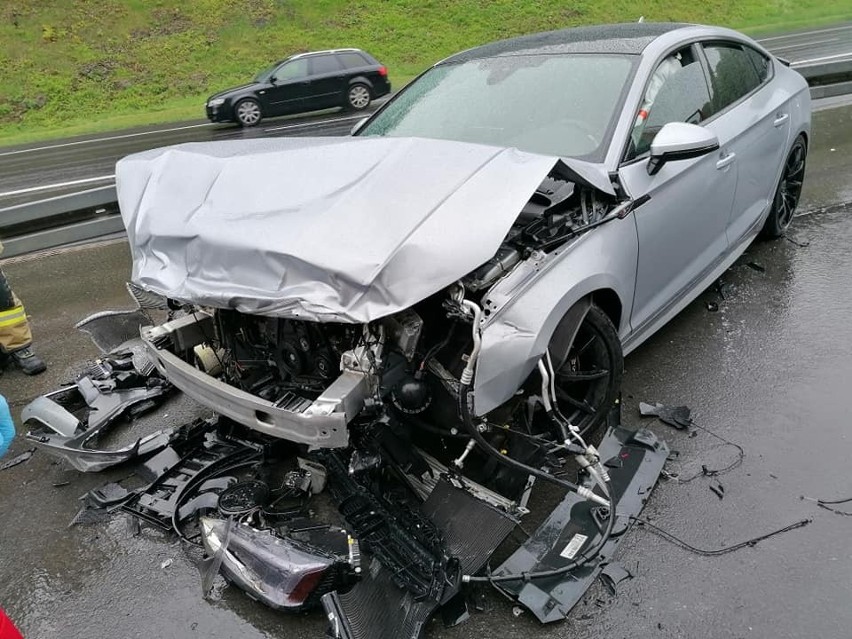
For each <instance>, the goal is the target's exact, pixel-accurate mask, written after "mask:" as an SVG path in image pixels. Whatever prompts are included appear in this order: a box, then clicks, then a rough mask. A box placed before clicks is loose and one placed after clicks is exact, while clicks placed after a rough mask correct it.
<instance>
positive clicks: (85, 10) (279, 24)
mask: <svg viewBox="0 0 852 639" xmlns="http://www.w3.org/2000/svg"><path fill="white" fill-rule="evenodd" d="M639 7H641V8H639ZM640 14H641V15H644V16H645V19H646V20H676V21H685V22H702V23H711V24H721V25H728V26H732V27H735V28H739V29H743V30H745V31H747V32H750V33H767V32H772V31H783V30H788V29H795V28H801V27H805V26H811V25H817V24H825V23H831V22H838V21H842V20H848V19H852V5H850V3H849V0H705V1H704V2H699V3H690V2H683V0H647V1H646V2H644V3H641V4H639V3H636V2H632V1H627V0H609V1H607V2H601V1H600V0H573V1H570V0H569V1H566V0H15V1H14V2H3V3H2V6H0V69H2V73H0V145H9V144H17V143H23V142H29V141H35V140H40V139H46V138H50V137H61V136H68V135H77V134H83V133H93V132H100V131H107V130H113V129H120V128H126V127H130V126H137V125H144V124H154V123H159V122H173V121H180V120H186V119H197V118H200V117H203V107H202V104H203V101H204V99H205V98H206V97H207V95H208V94H209V93H211V92H213V91H214V90H218V89H221V88H225V87H227V86H229V85H233V84H237V83H240V82H244V81H246V80H248V79H249V78H251V76H252V75H253V74H254V72H255V71H257V70H258V69H259V68H261V67H263V66H265V65H266V64H268V63H269V62H270V61H272V60H274V59H278V58H282V57H286V56H287V55H289V54H291V53H294V52H298V51H306V50H312V49H321V48H330V47H342V46H354V47H360V48H364V49H366V50H368V51H370V52H371V53H372V54H373V55H375V56H376V57H378V58H379V59H380V60H382V61H383V62H384V63H385V64H387V65H388V67H389V68H390V72H391V80H392V82H393V83H394V85H395V86H397V87H399V86H402V85H403V84H404V83H405V82H407V81H409V80H410V79H411V78H412V77H414V76H415V75H416V74H417V73H419V72H420V71H421V70H423V69H424V68H426V67H427V66H428V65H429V64H431V63H432V62H434V61H436V60H438V59H440V58H442V57H444V56H446V55H449V54H451V53H453V52H455V51H458V50H461V49H465V48H468V47H471V46H475V45H477V44H481V43H483V42H488V41H491V40H495V39H498V38H505V37H510V36H514V35H518V34H522V33H531V32H535V31H543V30H548V29H555V28H561V27H567V26H576V25H582V24H595V23H603V22H619V21H634V20H636V19H638V18H639V16H640Z"/></svg>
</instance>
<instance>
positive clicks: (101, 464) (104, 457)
mask: <svg viewBox="0 0 852 639" xmlns="http://www.w3.org/2000/svg"><path fill="white" fill-rule="evenodd" d="M133 366H134V365H133V363H132V357H131V356H130V355H127V357H126V358H122V356H121V355H117V356H116V357H114V358H107V359H106V360H104V361H100V362H98V363H97V365H96V366H94V367H91V368H90V370H89V372H90V373H93V374H94V377H89V376H85V375H84V376H82V377H80V378H79V379H78V380H77V382H76V383H75V384H74V385H72V386H66V387H64V388H61V389H59V390H57V391H54V392H52V393H48V394H47V395H44V396H42V397H39V398H37V399H35V400H34V401H33V402H31V403H30V404H28V405H27V406H25V407H24V409H23V411H21V421H22V422H24V423H27V424H30V428H31V429H30V431H29V432H28V433H27V434H26V438H27V439H28V440H29V441H31V442H33V443H35V444H36V446H37V447H38V448H40V449H42V450H43V451H44V452H46V453H48V454H49V455H52V456H54V457H58V458H60V459H64V460H65V461H67V462H68V463H69V464H71V466H73V467H74V468H76V469H77V470H79V471H81V472H98V471H100V470H104V469H105V468H109V467H110V466H115V465H116V464H120V463H122V462H125V461H127V460H129V459H132V458H133V457H136V456H138V455H147V454H149V453H152V452H154V451H156V450H159V449H160V448H162V447H163V446H165V445H167V444H168V433H166V432H165V431H158V432H155V433H152V434H150V435H147V436H145V437H142V438H140V439H138V440H137V441H136V442H134V443H133V444H131V445H129V446H125V447H123V448H119V449H115V450H100V449H95V448H91V447H90V445H91V444H92V443H93V442H96V441H97V439H98V437H99V436H100V435H102V434H104V433H105V432H106V430H107V429H109V428H110V427H111V426H112V425H113V423H114V422H115V421H116V420H117V419H118V418H119V417H121V416H122V415H136V414H139V413H140V412H142V411H144V410H147V409H150V408H152V407H153V406H155V405H156V401H155V400H160V399H162V398H163V397H164V396H165V394H166V393H167V392H169V391H170V390H171V388H172V387H171V385H170V384H168V383H167V382H166V381H165V380H163V379H161V378H157V377H148V376H146V375H140V374H139V373H137V372H135V371H133V370H127V368H128V367H129V368H131V369H132V368H133ZM151 370H153V369H151ZM81 411H84V412H83V417H81V418H79V419H78V417H77V415H80V414H81Z"/></svg>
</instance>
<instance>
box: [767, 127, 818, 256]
mask: <svg viewBox="0 0 852 639" xmlns="http://www.w3.org/2000/svg"><path fill="white" fill-rule="evenodd" d="M807 156H808V145H807V143H806V142H805V137H804V136H803V135H800V136H799V137H797V138H796V141H795V142H793V146H792V147H791V148H790V152H789V153H788V154H787V159H786V160H785V161H784V169H783V170H782V173H781V179H780V180H779V181H778V186H777V187H776V189H775V197H773V198H772V208H771V209H770V211H769V216H768V217H767V218H766V222H765V223H764V225H763V229H762V230H761V231H760V234H761V235H762V236H763V237H765V238H768V239H775V238H779V237H781V236H782V235H784V233H785V232H786V231H787V229H788V228H789V227H790V223H791V222H792V221H793V214H794V213H795V212H796V207H797V206H798V204H799V196H801V194H802V180H803V179H804V177H805V160H806V159H807Z"/></svg>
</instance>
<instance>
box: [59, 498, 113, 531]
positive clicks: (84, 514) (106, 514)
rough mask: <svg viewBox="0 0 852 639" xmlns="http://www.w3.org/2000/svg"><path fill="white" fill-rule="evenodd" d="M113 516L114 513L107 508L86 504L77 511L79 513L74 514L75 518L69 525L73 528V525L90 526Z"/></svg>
mask: <svg viewBox="0 0 852 639" xmlns="http://www.w3.org/2000/svg"><path fill="white" fill-rule="evenodd" d="M111 517H112V513H111V512H110V511H109V510H107V509H106V508H97V507H92V506H91V505H89V504H86V505H84V506H83V507H82V508H81V509H80V510H79V511H77V514H76V515H74V518H73V519H72V520H71V523H69V524H68V527H69V528H71V526H88V525H90V524H100V523H102V522H104V521H107V520H109V519H110V518H111Z"/></svg>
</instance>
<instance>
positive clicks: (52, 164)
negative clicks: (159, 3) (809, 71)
mask: <svg viewBox="0 0 852 639" xmlns="http://www.w3.org/2000/svg"><path fill="white" fill-rule="evenodd" d="M759 41H760V42H761V43H763V44H764V46H766V47H767V48H768V49H769V50H770V51H772V52H773V53H775V54H776V55H779V56H781V57H783V58H786V59H788V60H790V61H792V63H793V66H795V67H804V66H808V65H813V64H820V63H822V62H830V61H845V60H847V59H849V60H852V24H841V25H835V26H828V27H823V28H819V29H810V30H807V31H799V32H795V33H788V34H781V35H774V36H768V37H765V38H762V39H760V40H759ZM374 108H375V107H374ZM360 117H363V114H352V113H348V112H342V111H338V110H333V111H326V112H322V113H319V114H314V115H308V116H295V117H293V116H291V117H287V118H277V119H272V120H268V121H265V122H264V123H263V124H262V125H261V126H259V127H257V128H255V129H242V128H239V127H236V126H230V125H223V124H215V125H214V124H211V123H208V122H204V121H201V120H198V121H193V122H186V123H177V124H170V125H163V126H160V127H146V128H141V129H133V130H125V131H118V132H114V133H110V134H103V135H94V136H83V137H78V138H72V139H66V140H58V141H53V142H41V143H37V144H31V145H24V146H18V147H8V148H0V208H4V207H7V206H12V205H14V204H19V203H21V202H24V201H32V200H39V199H43V198H46V197H51V196H54V195H58V194H61V193H65V192H70V191H74V190H77V189H83V188H87V185H88V187H93V186H98V185H99V184H103V183H105V182H104V181H101V182H97V181H94V179H95V178H101V179H102V180H106V181H108V180H109V179H110V176H111V175H112V174H113V172H114V169H115V162H116V161H117V160H118V159H120V158H122V157H124V156H125V155H128V154H130V153H136V152H138V151H144V150H147V149H152V148H157V147H161V146H166V145H170V144H181V143H184V142H206V141H210V140H231V139H246V138H255V137H270V136H271V137H279V136H288V135H319V136H322V135H342V134H345V133H346V132H347V131H348V130H349V129H350V128H351V127H352V125H353V124H354V123H355V122H357V120H358V119H359V118H360ZM80 180H93V181H92V182H88V183H86V182H79V183H78V181H80Z"/></svg>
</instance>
